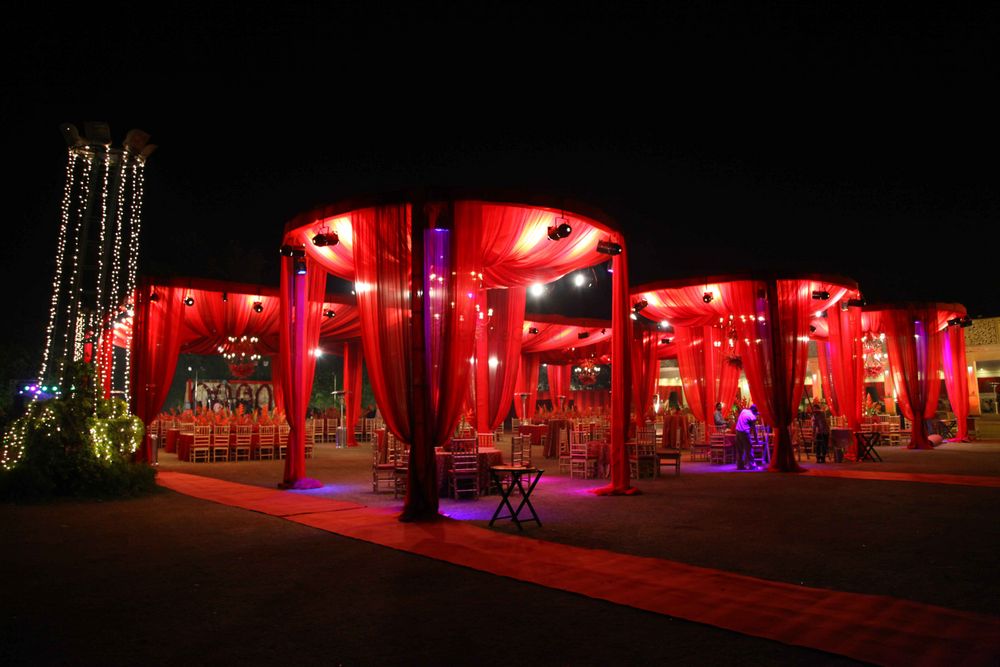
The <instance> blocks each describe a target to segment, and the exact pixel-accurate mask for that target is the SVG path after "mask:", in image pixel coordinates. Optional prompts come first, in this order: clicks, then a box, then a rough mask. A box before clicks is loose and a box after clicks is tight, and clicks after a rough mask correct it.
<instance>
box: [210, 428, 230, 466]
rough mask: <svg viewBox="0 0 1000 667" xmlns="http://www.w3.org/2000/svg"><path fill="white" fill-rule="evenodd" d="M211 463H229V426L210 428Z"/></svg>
mask: <svg viewBox="0 0 1000 667" xmlns="http://www.w3.org/2000/svg"><path fill="white" fill-rule="evenodd" d="M212 461H214V462H219V461H229V424H216V425H215V426H213V427H212Z"/></svg>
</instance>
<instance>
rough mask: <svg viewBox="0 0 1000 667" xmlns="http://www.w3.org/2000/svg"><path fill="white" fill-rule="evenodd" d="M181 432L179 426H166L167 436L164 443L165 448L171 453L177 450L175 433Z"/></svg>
mask: <svg viewBox="0 0 1000 667" xmlns="http://www.w3.org/2000/svg"><path fill="white" fill-rule="evenodd" d="M180 432H181V430H180V429H179V428H168V429H167V437H166V438H165V440H164V442H165V444H166V450H167V451H168V452H170V453H171V454H173V453H174V452H176V451H177V435H178V434H179V433H180Z"/></svg>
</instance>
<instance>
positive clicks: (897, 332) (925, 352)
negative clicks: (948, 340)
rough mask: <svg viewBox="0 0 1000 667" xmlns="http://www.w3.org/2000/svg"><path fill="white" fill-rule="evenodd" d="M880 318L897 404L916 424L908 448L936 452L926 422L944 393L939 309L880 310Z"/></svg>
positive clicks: (918, 307) (924, 307)
mask: <svg viewBox="0 0 1000 667" xmlns="http://www.w3.org/2000/svg"><path fill="white" fill-rule="evenodd" d="M881 319H882V327H883V329H884V331H885V342H886V346H887V348H888V352H889V367H890V372H891V373H892V379H893V384H894V385H895V387H896V401H897V405H898V406H899V409H900V411H901V412H902V413H903V416H905V417H906V418H907V419H909V420H910V421H911V422H912V424H913V426H912V428H911V430H910V443H909V445H908V446H909V448H910V449H933V445H932V444H931V442H930V440H928V439H927V427H926V424H925V423H924V420H925V419H930V418H931V417H933V416H934V413H935V412H936V410H937V399H938V394H939V393H940V390H941V382H940V380H939V379H938V370H939V369H940V368H941V343H940V338H939V337H940V336H941V334H940V333H939V332H938V331H937V320H938V313H937V309H936V308H935V307H932V306H913V307H906V308H895V309H888V310H883V311H881Z"/></svg>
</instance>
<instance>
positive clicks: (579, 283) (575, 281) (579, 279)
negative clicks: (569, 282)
mask: <svg viewBox="0 0 1000 667" xmlns="http://www.w3.org/2000/svg"><path fill="white" fill-rule="evenodd" d="M586 280H587V279H586V278H584V277H583V274H582V273H578V274H576V275H575V276H573V284H574V285H576V286H577V287H583V283H584V282H585V281H586Z"/></svg>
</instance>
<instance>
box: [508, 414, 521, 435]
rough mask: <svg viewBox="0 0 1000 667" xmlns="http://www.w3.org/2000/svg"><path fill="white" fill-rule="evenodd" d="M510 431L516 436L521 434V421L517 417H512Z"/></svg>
mask: <svg viewBox="0 0 1000 667" xmlns="http://www.w3.org/2000/svg"><path fill="white" fill-rule="evenodd" d="M510 430H511V432H512V433H513V434H514V435H520V434H521V420H520V419H518V418H517V417H512V418H511V420H510Z"/></svg>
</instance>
